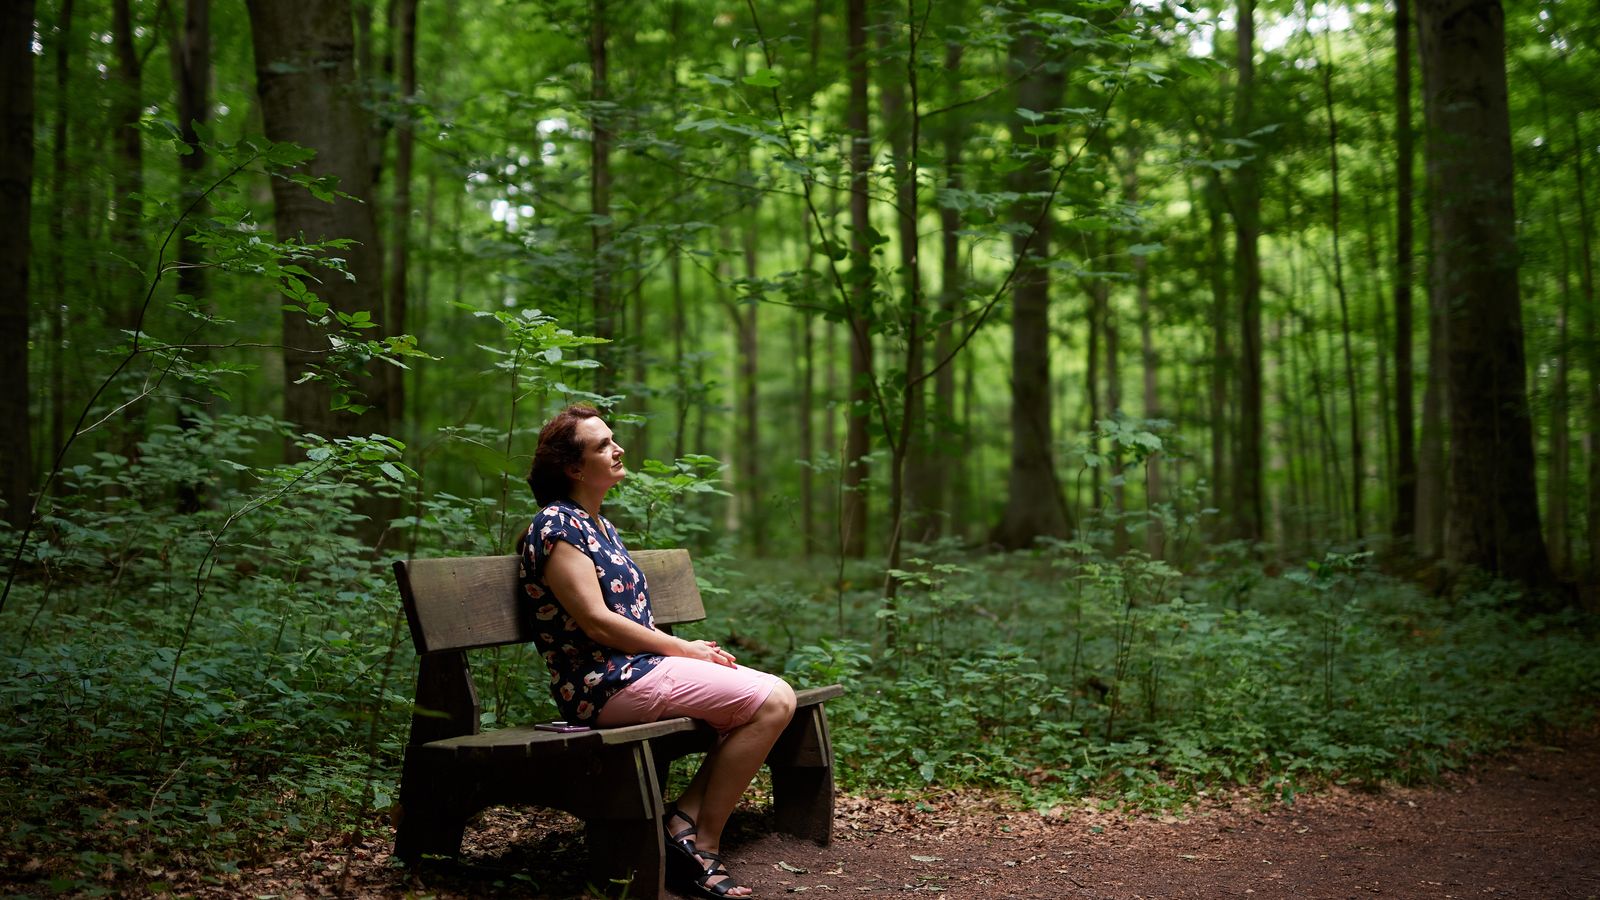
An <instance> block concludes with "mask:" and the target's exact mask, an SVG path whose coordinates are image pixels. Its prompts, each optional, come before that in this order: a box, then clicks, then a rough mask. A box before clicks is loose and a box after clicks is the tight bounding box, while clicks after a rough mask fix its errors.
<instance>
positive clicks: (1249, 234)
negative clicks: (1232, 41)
mask: <svg viewBox="0 0 1600 900" xmlns="http://www.w3.org/2000/svg"><path fill="white" fill-rule="evenodd" d="M1255 6H1256V5H1255V0H1239V7H1238V9H1239V13H1238V20H1239V23H1238V27H1239V34H1238V58H1237V66H1236V67H1237V71H1238V85H1237V91H1236V97H1235V101H1234V118H1233V132H1234V134H1235V135H1237V136H1239V137H1244V136H1246V135H1249V134H1251V133H1252V132H1253V131H1254V129H1255V125H1254V123H1255V114H1254V105H1255ZM1253 152H1254V154H1255V158H1254V159H1252V160H1250V161H1249V162H1247V163H1245V164H1244V165H1243V166H1241V167H1240V168H1239V170H1238V171H1237V172H1236V173H1235V176H1234V183H1233V217H1234V218H1233V222H1234V289H1235V290H1236V291H1237V292H1238V297H1239V428H1238V452H1237V453H1236V455H1235V457H1234V467H1233V471H1234V476H1233V478H1232V487H1233V516H1234V523H1235V536H1236V537H1239V538H1242V539H1244V540H1248V541H1255V540H1260V539H1261V537H1262V499H1263V496H1262V486H1261V260H1260V256H1259V255H1258V250H1257V246H1256V243H1257V240H1258V238H1259V237H1260V234H1261V177H1262V172H1263V171H1264V169H1265V160H1264V159H1263V158H1262V151H1261V149H1260V147H1259V145H1258V146H1257V147H1256V148H1255V150H1254V151H1253Z"/></svg>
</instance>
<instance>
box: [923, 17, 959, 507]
mask: <svg viewBox="0 0 1600 900" xmlns="http://www.w3.org/2000/svg"><path fill="white" fill-rule="evenodd" d="M961 53H962V47H961V44H960V43H958V42H955V41H951V42H949V43H947V44H945V47H944V72H945V79H946V82H947V83H948V84H950V85H951V90H952V96H953V95H954V86H955V85H956V84H957V83H958V80H959V77H960V71H961ZM961 121H962V120H961V118H960V117H958V116H950V117H948V118H947V120H946V121H945V122H944V123H942V124H943V129H944V130H943V134H942V137H943V143H944V171H945V185H946V187H947V188H948V189H949V190H952V191H959V190H961V187H962V177H961V135H962V128H961ZM939 239H940V252H939V318H940V323H939V330H938V333H937V334H936V335H935V337H934V342H933V358H934V359H936V360H941V359H948V358H949V356H950V354H951V352H952V351H953V350H954V349H955V344H956V336H955V319H956V317H957V316H959V315H960V314H961V312H962V308H963V304H962V292H963V291H964V290H965V286H964V284H963V281H962V277H961V212H960V210H958V209H956V208H955V207H954V206H953V205H944V206H941V207H940V208H939ZM929 419H930V422H929V424H930V426H931V427H932V428H933V429H934V433H935V434H944V435H954V434H959V435H961V436H962V438H961V439H962V440H963V441H964V440H965V432H960V431H957V430H956V429H955V428H954V427H953V426H954V425H955V422H956V366H955V365H954V363H953V362H952V363H951V364H948V365H945V366H943V367H941V368H940V369H939V371H938V372H936V373H934V377H933V415H932V416H930V417H929ZM933 452H934V453H935V454H937V456H936V458H935V460H934V465H933V470H934V471H933V473H932V476H931V477H930V479H929V482H930V483H929V485H928V490H927V493H926V495H925V496H927V498H928V502H930V503H932V504H933V505H934V508H935V509H937V510H939V511H940V516H939V517H938V520H937V521H938V528H939V531H940V533H943V532H944V531H945V530H946V523H949V522H952V521H956V519H955V518H954V514H955V513H956V510H954V509H952V508H951V507H952V506H953V503H952V499H953V498H952V495H951V489H950V488H951V485H952V484H953V483H955V482H956V481H958V480H959V479H953V478H951V477H950V473H949V468H950V466H951V465H954V464H956V463H957V461H958V460H960V459H962V458H963V457H964V454H962V453H961V452H960V450H959V448H957V447H950V446H937V445H936V446H935V448H934V451H933Z"/></svg>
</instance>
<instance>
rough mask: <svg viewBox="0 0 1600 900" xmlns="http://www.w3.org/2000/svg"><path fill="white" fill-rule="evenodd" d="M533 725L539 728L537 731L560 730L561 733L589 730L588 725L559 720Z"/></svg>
mask: <svg viewBox="0 0 1600 900" xmlns="http://www.w3.org/2000/svg"><path fill="white" fill-rule="evenodd" d="M533 727H534V728H535V729H537V730H539V731H560V732H563V733H564V732H569V731H588V730H589V726H587V725H573V724H572V723H570V722H560V721H557V722H540V723H538V724H536V725H534V726H533Z"/></svg>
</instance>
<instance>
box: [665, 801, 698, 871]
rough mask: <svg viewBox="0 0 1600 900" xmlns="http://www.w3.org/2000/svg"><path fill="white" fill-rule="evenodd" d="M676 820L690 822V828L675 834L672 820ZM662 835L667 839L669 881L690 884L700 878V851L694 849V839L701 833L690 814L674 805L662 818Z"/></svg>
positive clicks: (668, 808)
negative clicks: (698, 854) (696, 856)
mask: <svg viewBox="0 0 1600 900" xmlns="http://www.w3.org/2000/svg"><path fill="white" fill-rule="evenodd" d="M675 818H676V819H682V820H683V821H685V822H688V823H689V827H688V828H685V829H683V830H681V831H677V832H674V831H673V830H672V820H673V819H675ZM661 833H662V834H663V835H664V836H665V837H666V839H667V880H668V881H672V882H674V883H689V882H693V881H694V880H695V879H696V878H698V877H700V871H701V868H700V861H699V860H697V859H695V854H696V853H697V852H698V851H696V850H695V848H694V837H695V835H696V834H698V833H699V832H698V831H697V830H696V827H695V824H694V819H691V818H689V815H688V813H685V812H684V811H683V810H680V809H678V804H676V803H673V804H671V805H669V806H668V807H667V811H666V814H665V815H663V816H662V817H661Z"/></svg>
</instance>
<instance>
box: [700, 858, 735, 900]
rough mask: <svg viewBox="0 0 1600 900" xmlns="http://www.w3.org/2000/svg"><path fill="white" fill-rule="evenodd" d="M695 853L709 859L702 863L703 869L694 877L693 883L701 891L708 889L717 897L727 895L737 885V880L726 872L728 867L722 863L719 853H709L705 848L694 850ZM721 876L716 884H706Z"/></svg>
mask: <svg viewBox="0 0 1600 900" xmlns="http://www.w3.org/2000/svg"><path fill="white" fill-rule="evenodd" d="M695 855H696V856H698V857H700V858H701V859H706V860H710V862H708V863H706V864H705V865H704V871H703V872H702V873H701V875H700V877H699V878H696V879H695V885H696V886H697V887H699V888H700V890H702V891H709V892H711V893H713V894H715V895H717V896H719V897H724V896H727V894H728V892H729V891H731V890H733V889H734V888H736V887H738V886H739V882H737V881H735V880H734V879H733V876H732V875H730V874H729V873H728V867H727V866H725V865H723V864H722V855H721V854H720V853H711V852H709V851H707V850H696V851H695ZM717 877H721V878H722V880H721V881H719V882H717V883H716V884H706V882H707V881H710V880H711V879H713V878H717Z"/></svg>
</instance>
